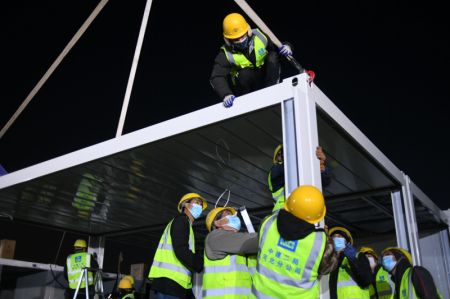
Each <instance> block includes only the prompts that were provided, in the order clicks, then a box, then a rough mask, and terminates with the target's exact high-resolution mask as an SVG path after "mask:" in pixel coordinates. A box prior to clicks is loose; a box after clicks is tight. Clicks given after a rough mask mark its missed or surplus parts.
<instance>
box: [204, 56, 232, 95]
mask: <svg viewBox="0 0 450 299" xmlns="http://www.w3.org/2000/svg"><path fill="white" fill-rule="evenodd" d="M230 73H231V64H230V63H229V62H228V60H227V57H226V56H225V53H224V52H223V51H222V50H221V51H220V52H219V54H218V55H217V56H216V59H215V60H214V66H213V70H212V72H211V77H210V79H209V81H210V83H211V86H212V88H213V89H214V91H215V92H216V94H217V96H218V97H219V99H220V100H223V98H225V96H227V95H232V94H233V91H232V90H231V87H230V84H229V78H230Z"/></svg>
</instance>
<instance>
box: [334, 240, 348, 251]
mask: <svg viewBox="0 0 450 299" xmlns="http://www.w3.org/2000/svg"><path fill="white" fill-rule="evenodd" d="M333 245H334V251H336V252H338V251H342V250H344V249H345V238H341V237H336V238H333Z"/></svg>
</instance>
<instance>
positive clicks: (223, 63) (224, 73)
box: [209, 35, 278, 100]
mask: <svg viewBox="0 0 450 299" xmlns="http://www.w3.org/2000/svg"><path fill="white" fill-rule="evenodd" d="M251 38H252V39H254V38H255V35H252V36H251ZM223 46H224V47H225V48H227V49H228V50H230V51H232V52H233V49H232V48H231V47H229V46H227V45H226V44H225V45H223ZM266 50H267V55H269V53H270V52H277V53H278V51H277V47H276V46H275V45H274V44H273V43H272V41H270V39H269V38H268V40H267V46H266ZM239 53H241V52H239ZM242 54H244V55H245V57H247V59H248V60H249V61H250V62H252V63H253V64H255V61H256V55H255V50H254V49H253V50H252V51H251V52H250V53H246V52H242ZM233 68H234V66H233V65H232V64H231V63H230V62H229V61H228V59H227V57H226V55H225V53H224V51H223V50H222V49H220V52H219V54H217V56H216V58H215V60H214V66H213V69H212V72H211V77H210V79H209V81H210V83H211V86H212V87H213V89H214V91H215V92H216V94H217V95H218V97H219V99H220V100H222V99H223V98H224V97H225V96H227V95H231V94H234V93H236V91H233V90H232V88H231V86H230V73H231V72H232V70H233ZM235 95H236V96H238V95H239V94H235Z"/></svg>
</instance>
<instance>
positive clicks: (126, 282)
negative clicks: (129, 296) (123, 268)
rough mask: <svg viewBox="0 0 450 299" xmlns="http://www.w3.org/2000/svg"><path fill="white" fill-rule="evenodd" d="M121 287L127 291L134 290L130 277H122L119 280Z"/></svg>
mask: <svg viewBox="0 0 450 299" xmlns="http://www.w3.org/2000/svg"><path fill="white" fill-rule="evenodd" d="M119 289H120V290H123V291H125V292H127V291H128V292H131V291H132V290H133V285H132V283H131V281H130V279H129V278H127V277H126V276H125V277H124V278H122V279H121V280H120V282H119Z"/></svg>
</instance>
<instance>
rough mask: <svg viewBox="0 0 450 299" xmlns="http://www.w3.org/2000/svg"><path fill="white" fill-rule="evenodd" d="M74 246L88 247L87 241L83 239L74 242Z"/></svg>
mask: <svg viewBox="0 0 450 299" xmlns="http://www.w3.org/2000/svg"><path fill="white" fill-rule="evenodd" d="M73 247H79V248H86V247H87V244H86V241H85V240H83V239H78V240H76V241H75V243H73Z"/></svg>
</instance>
